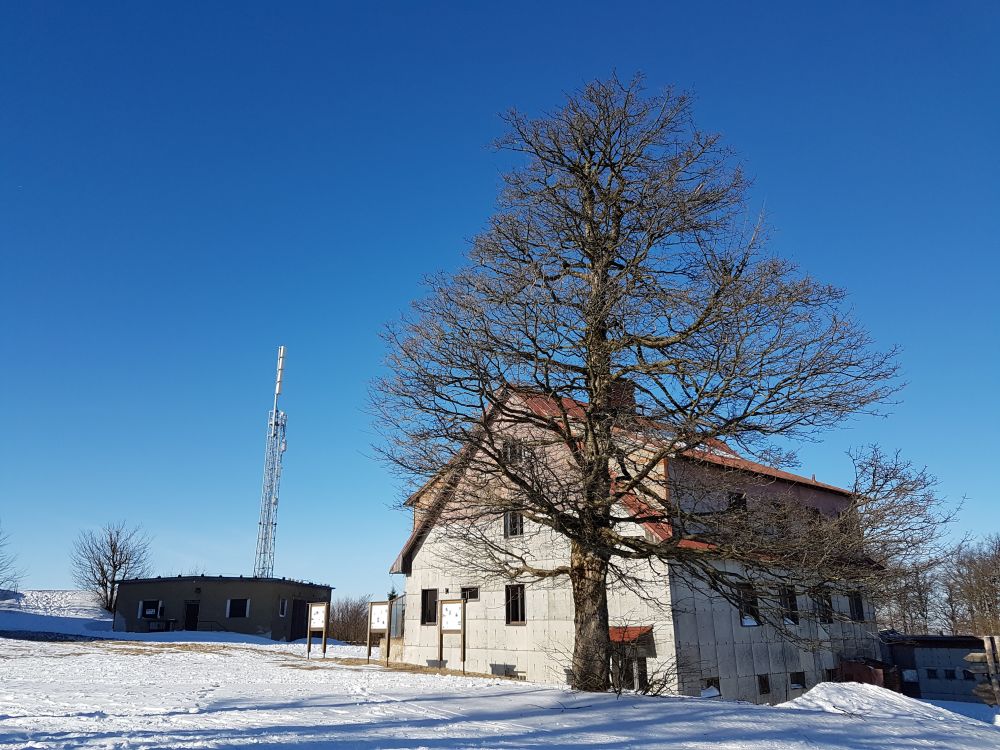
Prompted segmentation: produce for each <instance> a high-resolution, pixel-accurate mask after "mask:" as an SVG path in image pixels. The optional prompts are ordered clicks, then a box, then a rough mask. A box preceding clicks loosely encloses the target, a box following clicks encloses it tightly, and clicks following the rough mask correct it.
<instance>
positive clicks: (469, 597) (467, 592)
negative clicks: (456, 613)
mask: <svg viewBox="0 0 1000 750" xmlns="http://www.w3.org/2000/svg"><path fill="white" fill-rule="evenodd" d="M462 598H463V599H465V601H467V602H478V601H479V587H478V586H463V587H462Z"/></svg>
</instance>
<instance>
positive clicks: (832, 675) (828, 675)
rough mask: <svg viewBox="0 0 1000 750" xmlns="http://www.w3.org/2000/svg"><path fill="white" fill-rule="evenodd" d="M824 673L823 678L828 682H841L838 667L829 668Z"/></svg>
mask: <svg viewBox="0 0 1000 750" xmlns="http://www.w3.org/2000/svg"><path fill="white" fill-rule="evenodd" d="M823 674H824V675H825V676H824V678H823V679H824V680H825V681H826V682H839V681H840V680H839V679H838V677H837V670H836V669H827V670H825V671H824V673H823Z"/></svg>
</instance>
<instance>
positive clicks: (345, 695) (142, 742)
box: [0, 592, 1000, 750]
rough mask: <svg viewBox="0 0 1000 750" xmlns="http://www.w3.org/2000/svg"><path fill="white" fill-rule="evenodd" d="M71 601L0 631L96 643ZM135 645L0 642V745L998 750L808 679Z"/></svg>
mask: <svg viewBox="0 0 1000 750" xmlns="http://www.w3.org/2000/svg"><path fill="white" fill-rule="evenodd" d="M46 601H47V602H48V603H47V604H46V603H45V602H46ZM74 602H76V603H75V604H74ZM26 604H27V605H29V606H24V605H26ZM61 604H65V605H66V608H65V609H64V608H62V607H61ZM86 606H87V605H86V602H83V603H82V604H81V603H80V602H79V601H78V600H76V599H74V597H73V596H72V595H71V594H62V595H58V594H55V593H54V592H48V593H47V594H45V595H44V596H43V595H41V594H38V593H37V592H35V593H31V592H28V593H26V595H25V597H24V599H22V600H21V602H20V605H19V606H18V607H16V608H10V607H6V606H4V605H3V604H2V603H0V607H3V609H2V611H0V630H5V629H6V630H8V631H9V630H11V628H9V624H10V623H11V622H31V623H32V624H34V625H39V624H40V620H41V619H44V618H45V617H51V618H53V619H55V620H58V621H60V622H69V623H70V625H71V626H72V627H74V628H77V630H78V631H79V630H82V631H85V632H91V633H92V632H101V628H100V627H97V626H99V625H100V623H101V622H102V621H103V620H106V619H107V618H105V617H103V616H100V615H97V614H96V613H93V614H95V616H94V617H92V618H90V619H91V624H92V625H95V627H93V628H88V627H86V620H87V619H88V618H87V616H86V615H87V609H86ZM74 608H75V609H74ZM42 612H48V614H42ZM23 617H29V618H30V619H29V620H28V621H24V620H19V619H18V618H23ZM41 624H42V625H44V623H41ZM57 625H58V623H55V624H52V627H56V626H57ZM37 632H43V631H37ZM50 632H51V631H50ZM114 635H115V636H117V635H118V634H114ZM133 635H140V634H133ZM142 635H143V637H144V639H145V640H143V641H136V640H131V641H116V640H87V641H75V642H66V641H61V642H50V641H38V640H21V639H17V638H0V748H3V750H27V748H32V749H33V750H55V749H56V748H59V749H60V750H61V749H63V748H85V749H86V750H110V748H123V749H125V750H138V749H140V748H141V749H143V750H153V749H155V748H162V749H163V750H166V749H167V748H171V749H173V748H244V747H249V746H254V747H256V748H262V749H273V750H277V749H278V748H286V747H294V748H296V749H297V750H320V749H321V748H360V749H361V750H369V749H370V750H375V748H394V749H397V750H402V749H403V748H436V749H444V750H452V749H454V750H457V749H459V748H564V749H566V750H569V749H570V748H572V750H585V749H586V748H594V749H595V750H596V749H600V750H611V748H615V749H617V748H642V749H646V750H652V749H653V748H664V747H670V748H683V749H690V750H693V749H694V748H699V749H701V750H708V749H709V748H710V749H711V750H736V749H737V748H746V747H753V748H754V750H793V749H794V750H806V749H807V748H809V749H810V750H817V749H820V750H833V748H857V750H902V749H903V748H907V749H909V748H949V749H952V750H972V749H973V748H975V749H976V750H983V749H984V748H1000V730H997V729H995V728H993V727H990V726H988V725H987V724H984V723H982V722H979V721H975V720H973V719H970V718H967V717H963V716H959V715H957V714H955V713H952V712H950V711H947V710H945V709H943V708H940V707H937V706H933V705H930V704H927V703H922V702H919V701H914V700H911V699H909V698H906V697H904V696H901V695H897V694H895V693H891V692H889V691H886V690H882V689H880V688H875V687H872V686H867V685H855V684H822V685H819V686H817V687H815V688H813V690H811V691H809V692H808V693H806V694H805V695H804V696H802V697H800V698H798V699H796V700H795V701H793V702H792V703H790V704H786V705H785V706H780V707H768V706H753V705H748V704H740V703H733V702H727V701H724V700H719V699H713V700H703V699H700V698H652V697H644V696H635V695H624V696H622V697H621V698H618V697H616V696H614V695H610V694H607V695H603V694H600V695H595V694H586V693H574V692H572V691H569V690H567V689H563V688H559V687H554V686H549V685H536V684H531V683H525V682H518V681H515V680H505V679H500V678H481V677H463V676H458V675H439V674H430V673H414V672H409V671H400V670H387V669H384V668H382V667H380V666H378V665H375V664H372V665H366V664H364V663H358V662H356V661H354V662H349V663H348V662H342V661H336V660H334V659H327V660H321V659H313V660H312V661H309V662H306V661H305V660H304V659H303V658H302V652H303V650H304V647H303V646H302V645H301V644H273V643H267V644H262V643H255V642H242V643H213V642H198V643H185V642H163V641H161V640H160V638H161V637H162V636H163V635H186V636H192V635H195V634H151V635H145V634H142ZM197 635H199V636H200V635H202V634H197ZM205 635H209V634H205ZM211 635H214V634H211ZM154 638H155V639H154ZM342 648H343V647H342Z"/></svg>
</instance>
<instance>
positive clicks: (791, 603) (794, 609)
mask: <svg viewBox="0 0 1000 750" xmlns="http://www.w3.org/2000/svg"><path fill="white" fill-rule="evenodd" d="M778 603H779V605H780V606H781V619H782V621H784V623H785V625H798V624H799V600H798V598H797V597H796V595H795V589H794V588H792V587H791V586H782V587H781V594H780V596H779V598H778Z"/></svg>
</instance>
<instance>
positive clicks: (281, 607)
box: [278, 599, 288, 617]
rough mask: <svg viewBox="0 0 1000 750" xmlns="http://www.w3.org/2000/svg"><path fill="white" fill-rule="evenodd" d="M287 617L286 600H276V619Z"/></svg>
mask: <svg viewBox="0 0 1000 750" xmlns="http://www.w3.org/2000/svg"><path fill="white" fill-rule="evenodd" d="M287 615H288V600H287V599H278V617H285V616H287Z"/></svg>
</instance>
